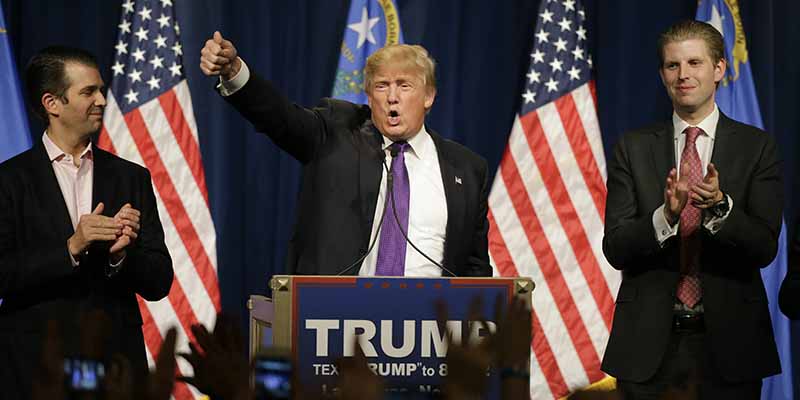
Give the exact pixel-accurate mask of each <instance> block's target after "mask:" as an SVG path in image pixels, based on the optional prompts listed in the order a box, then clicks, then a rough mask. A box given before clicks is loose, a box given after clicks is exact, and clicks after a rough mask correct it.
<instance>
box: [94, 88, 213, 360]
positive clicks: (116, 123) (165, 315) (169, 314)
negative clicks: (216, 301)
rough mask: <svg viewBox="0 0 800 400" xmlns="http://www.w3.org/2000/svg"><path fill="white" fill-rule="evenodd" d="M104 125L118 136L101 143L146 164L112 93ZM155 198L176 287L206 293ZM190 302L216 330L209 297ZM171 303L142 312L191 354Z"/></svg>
mask: <svg viewBox="0 0 800 400" xmlns="http://www.w3.org/2000/svg"><path fill="white" fill-rule="evenodd" d="M104 121H105V124H106V125H107V126H108V127H109V128H110V129H111V130H112V131H113V132H114V135H107V136H106V137H102V136H101V141H100V142H101V143H107V145H108V146H110V147H111V148H112V149H113V148H114V146H115V144H114V143H115V142H116V146H117V147H119V148H122V149H125V150H126V151H125V152H124V154H120V156H122V157H124V158H126V159H128V160H130V161H132V162H135V163H137V164H139V165H144V164H145V163H144V160H143V159H142V156H141V154H140V153H139V151H138V147H137V145H136V143H135V142H134V141H133V136H132V135H131V133H130V132H129V131H128V127H127V126H126V125H125V123H124V121H123V118H122V116H121V114H120V111H119V108H118V107H117V102H116V99H115V97H114V94H113V93H112V92H109V94H108V105H107V106H106V117H105V119H104ZM106 133H107V132H106ZM155 194H156V201H157V203H158V208H159V209H160V210H162V211H161V212H160V213H159V216H160V218H161V221H162V226H163V228H164V237H165V242H166V244H167V248H169V249H170V255H171V256H172V260H173V268H174V270H175V285H177V287H179V288H180V287H182V288H184V289H185V290H184V293H198V291H204V289H202V287H203V286H202V282H198V280H199V276H198V275H197V272H196V270H195V269H194V268H193V267H192V264H191V259H190V258H189V255H188V253H187V252H186V247H185V246H184V245H183V242H182V240H181V238H180V235H179V234H178V232H177V231H176V229H175V225H174V224H173V222H172V220H171V218H170V216H169V213H168V212H164V211H163V210H165V209H166V206H165V205H164V202H163V200H162V198H161V193H160V192H159V190H158V188H156V191H155ZM175 287H176V286H173V290H174V289H175ZM170 295H171V296H174V294H173V293H172V291H171V292H170ZM187 299H188V300H189V301H190V303H191V308H190V309H191V310H194V311H195V315H196V318H197V319H198V320H199V321H203V322H204V323H205V324H206V325H208V326H213V321H214V319H215V308H214V305H213V304H211V300H210V298H209V297H208V296H188V297H187ZM171 301H173V300H172V299H171V298H170V297H167V299H163V300H160V301H157V302H146V303H143V304H146V307H148V308H149V310H142V312H148V313H152V314H154V315H158V316H159V317H158V319H154V320H155V321H156V322H154V323H157V325H158V328H159V331H161V332H162V335H163V334H165V333H166V330H167V328H168V327H169V326H172V325H177V326H178V333H179V335H178V345H177V348H178V351H181V352H186V351H188V350H189V348H188V342H187V340H186V338H187V337H188V336H191V331H189V330H188V329H187V328H186V324H185V323H183V322H182V321H180V320H179V318H178V316H177V315H176V314H175V311H174V310H173V308H172V306H171V305H170V302H171ZM156 354H157V353H156ZM179 367H180V368H181V369H182V370H184V372H188V371H191V367H190V366H189V365H188V364H187V363H185V361H183V360H179Z"/></svg>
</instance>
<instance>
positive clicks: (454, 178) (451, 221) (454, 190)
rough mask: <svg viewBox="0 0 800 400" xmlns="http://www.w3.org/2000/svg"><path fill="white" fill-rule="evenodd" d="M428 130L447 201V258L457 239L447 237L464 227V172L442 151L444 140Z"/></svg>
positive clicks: (445, 248)
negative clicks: (437, 158)
mask: <svg viewBox="0 0 800 400" xmlns="http://www.w3.org/2000/svg"><path fill="white" fill-rule="evenodd" d="M428 132H429V133H430V135H431V138H433V143H434V144H435V145H436V154H437V155H438V156H439V169H440V170H441V173H442V183H443V184H444V195H445V199H446V201H447V228H446V229H445V242H444V258H443V259H444V260H447V259H448V256H449V254H450V253H451V251H450V248H451V247H452V246H454V245H456V244H457V242H458V241H457V240H449V239H450V238H456V237H458V234H459V232H462V231H463V227H464V212H465V204H464V192H463V183H462V182H461V180H462V179H463V178H464V174H463V173H462V171H461V170H460V169H459V168H458V167H457V166H456V163H454V162H453V160H452V159H450V158H449V157H448V156H447V155H448V152H445V151H443V148H444V145H445V144H444V140H442V138H441V137H440V136H439V135H438V134H436V132H434V131H432V130H428Z"/></svg>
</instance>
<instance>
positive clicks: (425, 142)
mask: <svg viewBox="0 0 800 400" xmlns="http://www.w3.org/2000/svg"><path fill="white" fill-rule="evenodd" d="M381 136H382V137H383V149H384V150H386V149H387V148H389V146H391V145H392V143H394V142H393V141H392V140H391V139H389V138H387V137H386V136H383V135H381ZM408 144H409V146H410V147H411V149H410V154H413V155H414V156H416V157H417V158H419V159H425V158H426V157H427V156H428V155H429V152H430V151H431V149H435V146H434V144H433V138H431V135H430V134H429V133H428V131H427V130H426V129H425V124H422V127H421V128H420V129H419V132H417V134H416V135H414V136H413V137H412V138H411V139H409V140H408ZM407 153H409V152H407Z"/></svg>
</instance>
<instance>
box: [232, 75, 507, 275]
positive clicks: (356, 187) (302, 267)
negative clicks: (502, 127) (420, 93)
mask: <svg viewBox="0 0 800 400" xmlns="http://www.w3.org/2000/svg"><path fill="white" fill-rule="evenodd" d="M226 99H227V100H228V101H229V102H230V103H231V104H233V105H234V106H235V107H236V109H237V110H238V111H239V112H240V113H241V114H242V115H243V116H244V117H245V118H247V119H248V120H249V121H250V122H252V123H253V124H254V125H255V127H256V129H257V130H258V131H260V132H264V133H266V134H267V135H268V136H269V137H270V138H271V139H272V140H273V141H274V142H275V143H276V144H277V145H278V146H279V147H280V148H282V149H283V150H285V151H286V152H288V153H289V154H290V155H292V156H293V157H294V158H296V159H297V160H298V161H300V162H301V163H302V164H303V166H304V168H303V181H302V187H301V190H300V195H299V200H298V201H299V204H298V215H297V222H296V225H295V229H294V234H293V236H292V239H291V242H290V244H289V251H288V257H287V266H288V268H287V269H288V272H289V273H291V274H310V275H334V274H337V273H339V272H340V271H341V270H343V269H344V268H345V267H346V266H347V265H349V264H350V263H352V262H354V261H355V260H356V259H358V258H359V257H360V256H361V255H363V254H365V252H366V251H367V248H368V241H369V239H370V238H369V236H370V233H371V228H372V223H373V221H372V219H373V218H374V215H375V207H376V203H377V199H378V190H379V188H380V181H381V168H382V165H381V160H382V159H383V152H382V151H381V150H380V149H381V143H382V139H381V135H380V133H379V132H378V130H377V129H376V128H375V127H374V126H373V125H372V121H371V119H370V109H369V107H367V106H363V105H356V104H353V103H349V102H346V101H340V100H332V99H324V100H322V103H321V105H320V106H319V107H317V108H314V109H306V108H303V107H299V106H297V105H293V104H290V103H289V101H288V100H287V99H286V98H285V96H283V95H282V94H281V93H279V92H278V91H277V90H276V89H275V88H274V87H273V86H272V84H270V83H269V82H267V81H265V80H263V79H260V78H259V77H258V76H256V75H255V74H253V75H252V76H251V77H250V80H249V81H248V83H247V84H246V85H245V86H244V87H243V88H242V89H241V90H239V91H237V92H236V93H235V94H233V95H231V96H229V97H226ZM429 132H430V131H429ZM430 134H431V137H432V138H433V141H434V143H435V145H436V150H437V152H438V155H439V164H440V167H441V171H442V181H443V182H444V190H445V196H446V198H447V215H448V217H447V229H446V239H445V245H444V260H443V264H444V265H445V267H447V268H448V269H450V270H452V271H453V272H455V273H456V274H457V275H460V276H490V275H491V267H490V266H489V256H488V250H487V236H486V235H487V232H488V227H489V224H488V222H487V219H486V213H487V208H488V206H487V196H488V185H487V182H488V181H487V166H486V161H485V160H484V159H482V158H481V157H480V156H478V155H477V154H475V153H473V152H472V151H470V150H468V149H467V148H466V147H464V146H461V145H459V144H457V143H455V142H452V141H450V140H446V139H443V138H441V137H440V136H439V135H437V134H436V133H434V132H430ZM457 178H460V179H459V181H460V183H459V182H457V181H456V180H457ZM412 201H413V200H412ZM373 251H377V249H373ZM357 268H358V267H355V268H352V269H351V270H350V271H349V273H350V274H356V273H357V272H358V269H357Z"/></svg>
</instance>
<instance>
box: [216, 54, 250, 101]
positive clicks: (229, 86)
mask: <svg viewBox="0 0 800 400" xmlns="http://www.w3.org/2000/svg"><path fill="white" fill-rule="evenodd" d="M239 61H241V62H242V68H240V69H239V72H238V73H236V75H234V76H233V78H231V79H230V80H227V81H226V80H224V79H222V77H221V76H220V77H219V84H218V85H217V88H218V89H219V93H220V94H221V95H222V97H228V96H230V95H232V94H234V93H236V92H238V91H239V89H241V88H243V87H244V85H245V84H246V83H247V81H249V80H250V68H247V64H245V62H244V60H242V59H241V58H239Z"/></svg>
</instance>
